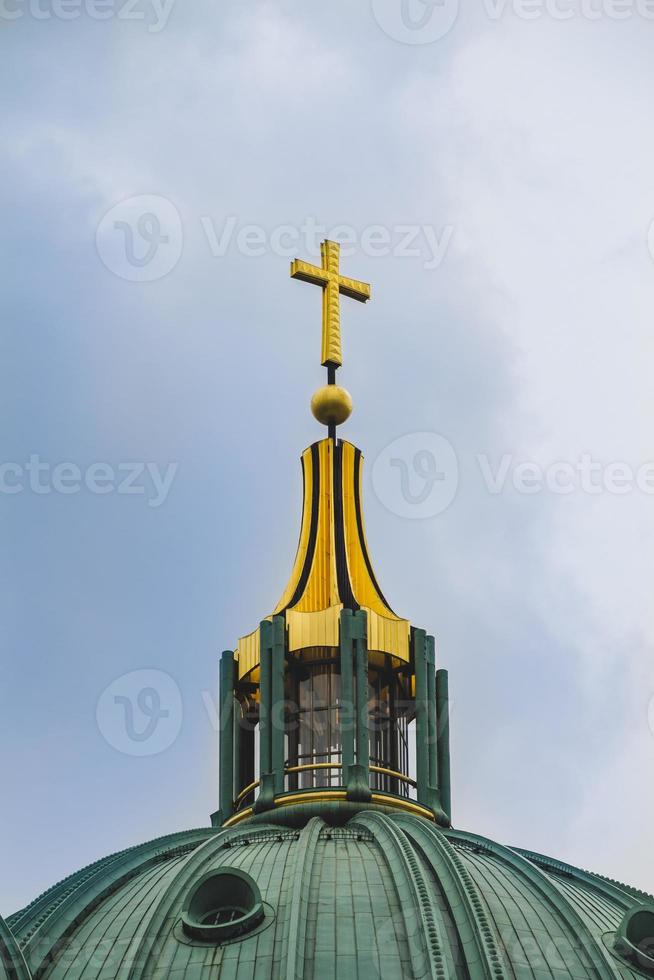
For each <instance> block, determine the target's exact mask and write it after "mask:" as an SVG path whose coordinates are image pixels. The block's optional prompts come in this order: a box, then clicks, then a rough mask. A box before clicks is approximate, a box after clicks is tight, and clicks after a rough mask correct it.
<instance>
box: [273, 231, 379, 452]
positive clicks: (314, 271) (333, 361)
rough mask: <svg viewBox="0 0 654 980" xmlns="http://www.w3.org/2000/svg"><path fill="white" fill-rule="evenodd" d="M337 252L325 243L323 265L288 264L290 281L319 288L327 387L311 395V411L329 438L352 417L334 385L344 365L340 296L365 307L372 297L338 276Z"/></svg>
mask: <svg viewBox="0 0 654 980" xmlns="http://www.w3.org/2000/svg"><path fill="white" fill-rule="evenodd" d="M340 251H341V247H340V245H339V244H338V242H330V241H324V242H322V243H321V245H320V254H321V258H322V265H320V266H317V265H312V264H311V263H309V262H304V261H303V260H302V259H295V260H294V261H293V262H292V263H291V278H292V279H300V280H301V281H302V282H309V283H311V284H312V285H314V286H320V287H321V288H322V345H321V364H322V365H323V367H326V368H327V384H326V385H324V386H323V387H322V388H319V389H318V390H317V391H316V392H315V393H314V395H313V398H312V399H311V411H312V412H313V414H314V416H315V418H316V419H317V420H318V421H319V422H322V423H323V425H327V426H328V427H329V435H330V436H331V437H332V438H334V437H335V435H336V426H337V425H341V424H342V423H343V422H345V421H346V419H348V418H349V417H350V415H351V413H352V398H351V396H350V393H349V392H348V391H347V390H346V389H345V388H341V387H340V386H339V385H337V384H336V371H337V370H338V368H339V367H341V365H342V363H343V351H342V345H341V309H340V305H341V303H340V300H341V296H349V297H350V298H351V299H356V300H358V301H359V302H360V303H366V302H367V301H368V300H369V299H370V295H371V289H370V285H369V284H368V283H367V282H360V281H359V280H358V279H349V278H347V276H342V275H341V271H340Z"/></svg>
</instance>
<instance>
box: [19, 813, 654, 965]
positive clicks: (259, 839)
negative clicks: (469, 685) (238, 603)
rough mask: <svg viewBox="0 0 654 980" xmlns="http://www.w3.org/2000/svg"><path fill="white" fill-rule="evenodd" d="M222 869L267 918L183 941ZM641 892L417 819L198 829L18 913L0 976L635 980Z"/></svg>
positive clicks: (372, 816) (119, 860) (67, 883)
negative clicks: (196, 899) (625, 928)
mask: <svg viewBox="0 0 654 980" xmlns="http://www.w3.org/2000/svg"><path fill="white" fill-rule="evenodd" d="M221 868H223V869H224V868H231V869H237V870H238V871H239V872H245V873H246V875H249V876H251V878H252V879H253V880H254V882H256V885H257V886H258V888H259V890H260V893H261V898H262V900H263V920H262V921H261V922H260V923H259V924H258V925H257V926H256V928H253V929H252V930H251V931H250V932H249V933H246V934H243V935H241V936H237V937H235V938H233V939H231V940H226V941H225V942H223V943H222V944H220V945H218V944H216V943H213V942H204V941H199V940H196V939H192V938H189V936H188V935H186V934H185V932H184V930H183V928H182V922H181V918H182V912H183V908H184V903H185V901H186V899H187V897H188V895H189V893H191V892H192V891H193V889H194V888H195V887H196V885H197V882H198V881H199V880H200V879H201V878H203V876H205V875H206V874H207V872H211V871H214V870H218V869H221ZM647 902H651V899H650V898H649V896H647V895H645V894H643V893H642V892H639V891H636V890H635V889H632V888H629V887H627V886H625V885H620V884H617V883H614V882H611V881H608V880H606V879H604V878H601V877H599V876H597V875H594V874H589V873H587V872H584V871H580V870H578V869H577V868H573V867H571V866H569V865H567V864H563V863H562V862H560V861H554V860H551V859H549V858H546V857H542V856H541V855H539V854H533V853H531V852H526V851H523V850H520V849H511V848H508V847H503V846H501V845H499V844H495V843H493V842H492V841H489V840H486V839H485V838H483V837H479V836H477V835H475V834H470V833H465V832H462V831H452V830H446V831H443V830H441V829H439V828H438V827H436V826H435V825H434V824H432V823H430V822H428V821H426V820H424V819H422V818H420V817H414V816H411V815H406V816H405V815H387V814H380V813H374V812H370V811H368V812H366V811H363V812H361V813H359V814H357V815H356V816H355V817H353V818H351V819H350V820H349V821H348V822H347V823H345V824H343V825H340V826H333V825H328V824H327V823H325V822H324V821H323V820H322V819H320V818H319V817H314V818H312V819H310V820H309V822H308V823H307V824H306V826H305V827H303V828H302V829H294V828H288V827H280V826H275V825H272V824H257V825H250V826H249V827H246V826H243V827H234V828H232V829H227V830H208V829H207V830H193V831H188V832H186V833H181V834H176V835H172V836H170V837H165V838H161V839H159V840H155V841H152V842H151V843H149V844H145V845H142V846H140V847H135V848H131V849H129V850H127V851H122V852H120V853H118V854H115V855H112V856H111V857H108V858H106V859H104V860H102V861H99V862H97V863H96V864H93V865H90V866H89V867H88V868H85V869H84V870H82V871H80V872H78V873H77V874H75V875H72V876H71V877H70V878H67V879H66V880H64V881H63V882H61V883H60V884H58V885H56V886H55V887H54V888H51V889H50V890H49V891H47V892H46V893H45V894H44V895H42V896H41V897H40V898H38V899H37V900H36V901H35V902H33V903H32V904H31V905H29V906H28V907H27V908H26V909H24V910H23V911H21V912H18V913H16V914H15V915H13V916H11V917H10V918H9V919H8V922H7V924H6V925H5V924H3V927H2V930H1V931H0V946H1V948H2V963H3V964H4V973H0V976H3V977H11V978H17V980H27V978H29V977H30V976H32V977H37V976H38V977H43V978H52V980H64V978H65V980H92V978H97V980H109V978H125V980H127V978H130V980H136V978H142V977H143V978H145V977H148V978H150V977H151V978H153V980H154V978H157V980H158V978H161V980H163V978H164V977H166V978H168V977H170V978H173V980H175V978H178V980H182V978H184V980H205V978H206V980H209V978H217V977H220V980H230V978H248V980H256V978H259V977H261V978H269V977H270V978H272V977H275V978H276V977H279V978H285V980H291V978H296V977H304V978H307V980H311V978H316V980H330V978H336V977H339V978H346V977H362V978H384V980H386V978H388V980H391V978H393V980H396V978H398V977H436V978H442V980H449V978H451V980H454V978H457V980H465V978H472V980H502V978H507V980H513V978H515V980H523V978H524V980H529V978H534V980H565V978H574V980H585V978H588V980H591V978H615V977H618V978H619V977H622V978H625V980H629V978H631V977H638V976H642V975H643V974H642V973H640V972H639V971H638V970H637V969H636V968H635V967H634V968H632V967H631V966H630V965H629V963H628V961H627V960H625V959H622V957H620V956H618V955H617V954H616V953H615V952H613V949H612V947H613V939H614V935H615V932H616V929H617V928H618V926H619V923H620V921H621V920H622V918H623V916H624V915H625V912H627V911H628V910H629V909H631V908H633V907H634V906H641V905H642V906H645V905H646V904H647ZM10 930H11V931H10ZM23 957H24V959H23Z"/></svg>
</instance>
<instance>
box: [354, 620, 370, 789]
mask: <svg viewBox="0 0 654 980" xmlns="http://www.w3.org/2000/svg"><path fill="white" fill-rule="evenodd" d="M352 618H353V626H354V630H353V633H354V662H355V670H356V685H357V765H359V766H362V767H363V768H364V769H365V770H366V772H367V771H368V768H369V766H370V735H369V732H368V645H367V643H366V625H367V624H366V614H365V613H364V612H361V611H359V612H357V613H355V614H354V616H353V617H352Z"/></svg>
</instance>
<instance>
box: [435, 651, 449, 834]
mask: <svg viewBox="0 0 654 980" xmlns="http://www.w3.org/2000/svg"><path fill="white" fill-rule="evenodd" d="M436 717H437V724H438V780H439V784H438V785H439V790H440V798H441V806H442V807H443V809H444V810H445V813H446V814H447V816H448V818H449V819H450V820H451V819H452V799H451V795H452V791H451V788H450V698H449V683H448V676H447V671H446V670H438V671H436Z"/></svg>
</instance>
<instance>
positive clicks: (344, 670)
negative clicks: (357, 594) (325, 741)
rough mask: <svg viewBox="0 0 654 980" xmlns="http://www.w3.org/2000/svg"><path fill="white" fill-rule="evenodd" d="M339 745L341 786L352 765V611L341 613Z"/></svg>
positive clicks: (345, 610) (353, 719)
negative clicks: (340, 745) (340, 746)
mask: <svg viewBox="0 0 654 980" xmlns="http://www.w3.org/2000/svg"><path fill="white" fill-rule="evenodd" d="M340 626H341V629H340V659H341V705H340V707H341V744H342V746H343V758H342V763H343V785H345V784H346V783H347V775H348V772H349V768H350V766H353V765H354V724H355V713H354V683H353V681H354V662H353V658H352V645H353V640H352V627H353V623H352V610H351V609H343V611H342V612H341V624H340Z"/></svg>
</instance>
